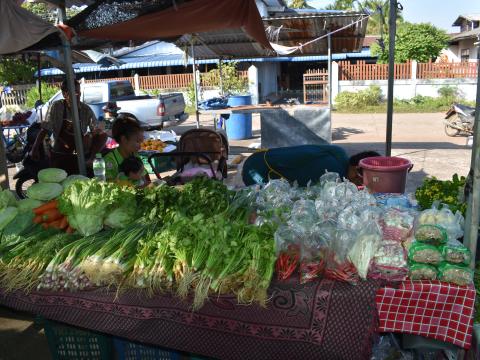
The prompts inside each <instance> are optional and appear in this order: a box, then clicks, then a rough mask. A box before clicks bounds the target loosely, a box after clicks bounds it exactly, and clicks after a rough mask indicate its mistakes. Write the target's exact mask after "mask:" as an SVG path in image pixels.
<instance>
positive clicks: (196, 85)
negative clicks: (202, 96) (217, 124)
mask: <svg viewBox="0 0 480 360" xmlns="http://www.w3.org/2000/svg"><path fill="white" fill-rule="evenodd" d="M193 42H194V38H193V36H192V40H191V42H190V46H191V49H192V59H193V66H192V67H193V87H194V88H195V91H194V92H195V118H196V119H197V129H198V128H200V115H199V113H198V84H197V69H196V68H197V66H196V63H195V50H194V46H193Z"/></svg>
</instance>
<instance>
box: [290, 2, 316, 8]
mask: <svg viewBox="0 0 480 360" xmlns="http://www.w3.org/2000/svg"><path fill="white" fill-rule="evenodd" d="M288 7H289V8H291V9H314V8H312V7H311V6H308V4H307V1H306V0H291V1H290V3H289V4H288Z"/></svg>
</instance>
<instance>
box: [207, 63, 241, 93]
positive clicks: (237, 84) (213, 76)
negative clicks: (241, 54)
mask: <svg viewBox="0 0 480 360" xmlns="http://www.w3.org/2000/svg"><path fill="white" fill-rule="evenodd" d="M202 80H203V83H205V84H208V85H209V86H215V87H220V72H219V69H213V70H210V71H209V72H208V73H206V74H204V75H203V79H202ZM222 85H223V92H224V93H225V94H242V93H245V92H247V91H248V79H245V78H242V77H240V76H239V75H238V71H237V63H236V62H228V63H227V62H222Z"/></svg>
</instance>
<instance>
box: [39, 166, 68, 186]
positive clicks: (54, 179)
mask: <svg viewBox="0 0 480 360" xmlns="http://www.w3.org/2000/svg"><path fill="white" fill-rule="evenodd" d="M66 178H67V172H66V171H65V170H63V169H57V168H47V169H42V170H40V171H39V172H38V181H39V182H41V183H61V182H62V181H63V180H65V179H66Z"/></svg>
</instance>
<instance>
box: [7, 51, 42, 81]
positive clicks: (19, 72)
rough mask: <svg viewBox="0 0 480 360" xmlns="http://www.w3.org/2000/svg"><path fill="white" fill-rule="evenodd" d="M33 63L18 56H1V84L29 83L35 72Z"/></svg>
mask: <svg viewBox="0 0 480 360" xmlns="http://www.w3.org/2000/svg"><path fill="white" fill-rule="evenodd" d="M35 70H36V67H35V63H34V62H31V61H24V60H23V59H20V58H17V57H16V58H3V59H2V60H1V61H0V83H1V84H5V83H7V84H10V85H11V84H15V85H19V84H31V83H32V82H34V81H33V76H34V74H35Z"/></svg>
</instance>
